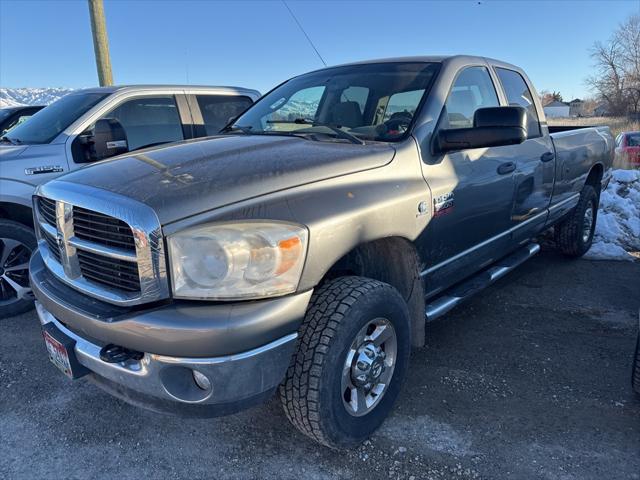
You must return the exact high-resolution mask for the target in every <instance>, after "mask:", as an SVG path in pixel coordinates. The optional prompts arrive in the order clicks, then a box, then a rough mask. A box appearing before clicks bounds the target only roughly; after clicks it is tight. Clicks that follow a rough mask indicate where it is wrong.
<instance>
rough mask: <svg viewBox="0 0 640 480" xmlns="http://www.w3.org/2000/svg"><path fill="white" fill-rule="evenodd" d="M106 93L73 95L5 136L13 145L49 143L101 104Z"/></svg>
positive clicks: (39, 113)
mask: <svg viewBox="0 0 640 480" xmlns="http://www.w3.org/2000/svg"><path fill="white" fill-rule="evenodd" d="M107 95H108V94H106V93H71V94H69V95H66V96H64V97H62V98H61V99H60V100H57V101H55V102H53V103H52V104H51V105H49V106H48V107H46V108H43V109H42V110H40V111H39V112H38V113H36V114H35V115H34V116H33V117H31V118H30V119H29V120H28V121H26V122H24V123H23V124H21V125H18V126H17V127H15V128H13V129H12V130H11V131H10V132H8V133H7V134H6V135H5V138H6V139H7V140H8V141H10V142H11V143H16V144H27V145H29V144H38V143H49V142H51V141H52V140H53V139H54V138H56V137H57V136H58V135H59V134H60V133H61V132H62V131H63V130H64V129H65V128H67V127H68V126H69V125H71V124H72V123H73V122H74V121H75V120H76V119H78V118H79V117H80V116H81V115H84V114H85V113H86V112H87V111H88V110H89V109H90V108H92V107H93V106H94V105H96V104H97V103H98V102H100V101H101V100H102V99H103V98H105V97H106V96H107Z"/></svg>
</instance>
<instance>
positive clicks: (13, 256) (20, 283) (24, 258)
mask: <svg viewBox="0 0 640 480" xmlns="http://www.w3.org/2000/svg"><path fill="white" fill-rule="evenodd" d="M29 257H31V249H30V248H29V247H28V246H26V245H25V244H24V243H22V242H20V241H18V240H16V239H14V238H0V307H4V306H7V305H11V304H13V303H16V302H20V301H22V300H33V293H32V292H31V287H30V286H29Z"/></svg>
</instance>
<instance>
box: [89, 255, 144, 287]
mask: <svg viewBox="0 0 640 480" xmlns="http://www.w3.org/2000/svg"><path fill="white" fill-rule="evenodd" d="M78 262H79V263H80V272H82V276H83V277H84V278H86V279H87V280H91V281H93V282H96V283H99V284H102V285H106V286H107V287H111V288H116V289H120V290H125V291H127V292H139V291H140V277H139V275H138V264H137V263H135V262H127V261H125V260H118V259H117V258H109V257H104V256H102V255H96V254H95V253H91V252H85V251H84V250H78Z"/></svg>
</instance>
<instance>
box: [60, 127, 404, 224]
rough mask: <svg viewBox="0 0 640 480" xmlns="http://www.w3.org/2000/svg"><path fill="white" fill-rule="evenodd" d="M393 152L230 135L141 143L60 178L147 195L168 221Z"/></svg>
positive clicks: (362, 166)
mask: <svg viewBox="0 0 640 480" xmlns="http://www.w3.org/2000/svg"><path fill="white" fill-rule="evenodd" d="M394 153H395V150H394V149H393V148H392V147H390V146H389V145H386V144H371V145H355V144H349V143H342V142H316V141H312V140H306V139H303V138H299V137H284V136H266V135H265V136H260V135H230V136H222V137H215V138H211V139H207V140H195V141H188V142H182V143H178V144H171V145H167V146H164V147H160V148H154V149H148V150H141V151H139V152H135V153H132V154H131V155H127V156H124V157H122V156H121V157H118V158H115V159H112V160H107V161H104V162H100V163H97V164H95V165H92V166H90V167H88V168H82V169H80V170H77V171H75V172H72V173H70V174H68V175H64V176H63V177H60V179H61V180H64V181H66V182H74V183H80V184H84V185H89V186H94V187H97V188H101V189H104V190H108V191H111V192H115V193H118V194H121V195H124V196H127V197H130V198H133V199H135V200H138V201H140V202H142V203H145V204H147V205H149V206H150V207H151V208H153V209H154V210H155V212H156V214H157V215H158V218H159V220H160V222H161V224H163V225H166V224H167V223H171V222H173V221H176V220H180V219H182V218H186V217H189V216H192V215H195V214H198V213H201V212H205V211H207V210H212V209H214V208H219V207H222V206H225V205H229V204H232V203H235V202H238V201H241V200H245V199H248V198H252V197H256V196H260V195H264V194H267V193H271V192H275V191H278V190H283V189H286V188H292V187H295V186H298V185H303V184H306V183H311V182H315V181H319V180H324V179H327V178H331V177H337V176H341V175H346V174H349V173H355V172H358V171H362V170H367V169H371V168H376V167H381V166H383V165H385V164H387V163H389V162H390V161H391V160H392V159H393V155H394Z"/></svg>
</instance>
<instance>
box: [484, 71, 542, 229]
mask: <svg viewBox="0 0 640 480" xmlns="http://www.w3.org/2000/svg"><path fill="white" fill-rule="evenodd" d="M494 68H495V72H496V74H497V77H498V79H499V81H500V85H501V87H502V90H503V92H504V97H505V99H506V103H507V104H508V105H516V106H521V107H524V108H525V109H526V110H527V140H526V141H525V142H524V143H522V144H520V145H513V146H510V147H504V148H506V150H507V151H509V153H508V154H509V155H510V156H512V158H513V160H514V161H515V163H516V171H515V174H514V181H515V196H514V200H513V208H512V211H511V226H512V227H519V228H516V229H515V230H514V240H516V241H518V240H521V241H524V240H526V239H527V238H528V237H529V234H530V233H531V232H535V231H537V229H538V228H539V227H540V226H541V225H542V224H544V222H545V221H546V210H547V208H548V207H549V203H550V201H551V195H552V193H553V182H554V172H555V158H554V149H553V144H552V143H551V137H549V135H548V134H546V135H543V131H542V128H541V126H540V121H539V119H538V113H537V110H536V105H535V102H534V100H533V98H534V97H533V94H532V91H531V89H530V88H529V86H528V85H527V82H526V81H525V79H524V77H523V76H522V75H521V74H520V73H519V72H517V71H515V70H509V69H507V68H503V67H494ZM545 131H546V129H545Z"/></svg>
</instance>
